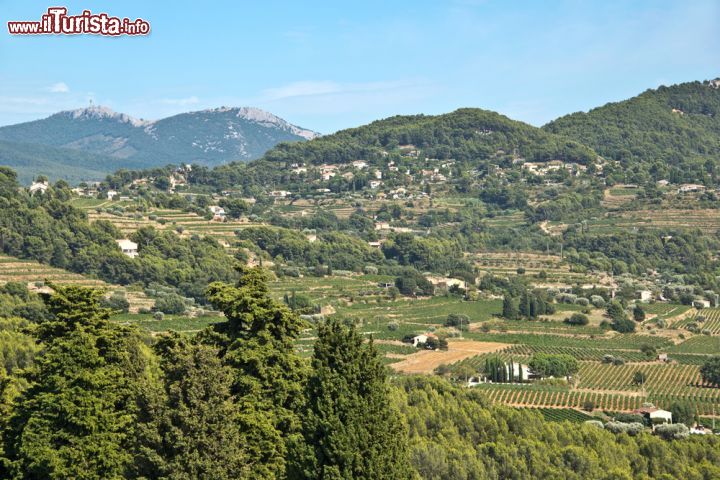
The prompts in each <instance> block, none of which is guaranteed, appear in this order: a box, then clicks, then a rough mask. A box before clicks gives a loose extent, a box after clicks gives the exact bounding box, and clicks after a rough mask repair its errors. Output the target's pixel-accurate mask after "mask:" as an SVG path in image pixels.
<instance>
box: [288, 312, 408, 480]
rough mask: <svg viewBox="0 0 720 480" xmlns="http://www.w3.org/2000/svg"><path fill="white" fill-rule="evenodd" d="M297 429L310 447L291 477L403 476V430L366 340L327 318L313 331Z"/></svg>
mask: <svg viewBox="0 0 720 480" xmlns="http://www.w3.org/2000/svg"><path fill="white" fill-rule="evenodd" d="M312 366H313V374H312V375H311V377H310V379H309V381H308V388H307V411H306V413H305V415H304V422H303V432H304V436H305V441H306V443H307V445H308V447H309V449H310V453H309V455H308V458H306V463H305V465H303V466H302V467H301V468H300V471H299V472H296V478H308V479H348V480H350V479H368V480H370V479H372V480H383V479H387V480H390V479H393V480H396V479H408V478H413V473H412V469H411V468H410V465H409V461H408V447H407V433H406V432H405V427H404V426H403V423H402V420H401V417H400V413H399V411H398V410H397V409H395V408H394V407H393V406H392V402H391V400H390V398H389V389H388V384H387V378H386V375H387V374H386V370H385V366H384V365H383V363H382V360H381V358H380V355H379V354H378V352H377V349H376V348H375V347H374V346H373V344H372V342H370V343H366V342H364V341H363V338H362V337H361V336H360V335H359V334H358V332H357V331H356V330H355V328H353V327H347V326H345V325H343V324H342V323H341V322H340V321H339V320H330V321H328V322H327V323H326V324H324V325H321V326H320V328H319V330H318V340H317V342H316V343H315V353H314V355H313V361H312Z"/></svg>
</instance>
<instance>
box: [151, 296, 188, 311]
mask: <svg viewBox="0 0 720 480" xmlns="http://www.w3.org/2000/svg"><path fill="white" fill-rule="evenodd" d="M185 308H186V306H185V300H184V299H183V298H182V297H181V296H180V295H178V294H176V293H170V294H166V295H163V296H162V297H159V298H158V299H157V300H155V306H154V307H153V309H154V310H155V311H156V312H163V313H167V314H171V315H172V314H181V313H185Z"/></svg>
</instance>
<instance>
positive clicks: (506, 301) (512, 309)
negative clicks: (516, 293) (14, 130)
mask: <svg viewBox="0 0 720 480" xmlns="http://www.w3.org/2000/svg"><path fill="white" fill-rule="evenodd" d="M502 311H503V313H502V316H503V317H505V318H507V319H508V320H515V319H517V317H518V305H517V301H516V300H515V299H514V298H513V297H511V296H510V295H509V294H506V295H505V297H504V298H503V310H502Z"/></svg>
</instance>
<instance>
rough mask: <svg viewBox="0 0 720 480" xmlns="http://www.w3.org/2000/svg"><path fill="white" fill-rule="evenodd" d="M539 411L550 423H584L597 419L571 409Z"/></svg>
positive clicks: (542, 409) (543, 409) (545, 409)
mask: <svg viewBox="0 0 720 480" xmlns="http://www.w3.org/2000/svg"><path fill="white" fill-rule="evenodd" d="M537 411H538V412H539V413H540V414H541V415H542V416H543V417H544V418H545V420H548V421H550V422H570V423H583V422H586V421H588V420H592V419H593V418H595V417H593V416H591V415H587V414H585V413H583V412H579V411H577V410H573V409H571V408H538V409H537Z"/></svg>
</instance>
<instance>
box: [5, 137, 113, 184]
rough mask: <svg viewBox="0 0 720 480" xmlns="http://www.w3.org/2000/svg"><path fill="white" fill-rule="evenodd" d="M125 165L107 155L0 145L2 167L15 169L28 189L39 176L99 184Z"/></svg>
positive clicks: (64, 149) (34, 146)
mask: <svg viewBox="0 0 720 480" xmlns="http://www.w3.org/2000/svg"><path fill="white" fill-rule="evenodd" d="M123 163H124V162H122V161H121V160H119V159H114V158H110V157H107V156H105V155H98V154H95V153H88V152H80V151H78V150H71V149H68V148H56V147H50V146H46V145H37V144H29V143H16V142H5V141H0V165H4V166H8V167H12V168H13V169H14V170H15V171H17V174H18V180H19V181H20V183H22V184H25V185H27V184H29V183H30V182H31V181H32V179H33V178H34V177H36V176H38V175H45V176H47V177H49V178H52V179H57V178H64V179H65V180H68V181H70V182H72V183H77V182H80V181H82V180H99V179H101V178H103V177H104V176H105V175H106V173H107V172H109V171H112V170H115V169H118V168H121V167H122V166H123Z"/></svg>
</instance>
